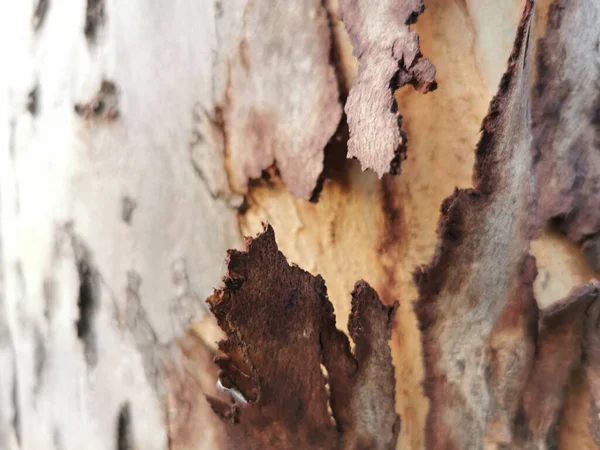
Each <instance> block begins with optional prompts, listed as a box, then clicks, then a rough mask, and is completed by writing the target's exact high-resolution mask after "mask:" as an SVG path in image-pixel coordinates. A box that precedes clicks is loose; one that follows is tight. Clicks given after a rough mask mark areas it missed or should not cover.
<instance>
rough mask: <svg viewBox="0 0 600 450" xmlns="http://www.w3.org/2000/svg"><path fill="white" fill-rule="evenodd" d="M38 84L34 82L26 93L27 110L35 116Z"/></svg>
mask: <svg viewBox="0 0 600 450" xmlns="http://www.w3.org/2000/svg"><path fill="white" fill-rule="evenodd" d="M39 91H40V86H39V84H36V85H35V86H34V87H33V89H32V90H31V91H30V92H29V94H28V95H27V111H29V113H30V114H31V115H32V116H33V117H35V116H37V114H38V111H39V108H38V97H39Z"/></svg>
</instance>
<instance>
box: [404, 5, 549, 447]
mask: <svg viewBox="0 0 600 450" xmlns="http://www.w3.org/2000/svg"><path fill="white" fill-rule="evenodd" d="M532 15H533V1H527V2H526V3H525V8H524V12H523V17H522V19H521V23H520V25H519V27H518V30H517V36H516V41H515V45H514V48H513V52H512V54H511V56H510V59H509V62H508V69H507V71H506V73H505V74H504V76H503V77H502V80H501V82H500V86H499V91H498V93H497V94H496V97H495V98H494V99H493V100H492V103H491V105H490V109H489V112H488V115H487V117H486V118H485V119H484V121H483V126H482V136H481V140H480V142H479V144H478V146H477V149H476V162H475V175H474V182H475V189H466V190H457V191H456V192H455V193H454V194H453V195H452V196H450V197H449V198H448V199H446V200H445V201H444V203H443V204H442V217H441V219H440V224H439V230H438V233H439V242H438V248H437V251H436V255H435V257H434V260H433V262H432V263H431V264H430V265H429V266H426V267H422V268H420V269H418V270H417V272H416V273H415V281H416V283H417V285H418V290H419V300H418V302H417V304H416V305H415V308H416V313H417V315H418V318H419V322H420V327H421V329H422V332H423V334H422V340H423V351H424V359H425V371H426V380H425V390H426V393H427V395H428V397H429V398H430V400H431V402H430V411H429V414H428V418H427V425H426V427H427V428H426V433H425V434H426V446H427V448H428V449H466V448H483V446H484V445H487V444H490V445H493V444H496V445H502V444H507V443H510V442H511V440H512V424H513V420H514V416H515V415H516V413H517V410H518V406H519V395H518V394H519V393H520V392H521V391H522V388H523V386H524V384H525V382H526V376H527V373H528V371H529V366H530V360H531V357H532V355H533V351H534V342H533V336H534V333H535V326H536V321H535V319H536V310H537V309H536V305H535V299H534V298H533V292H532V283H533V279H534V278H535V273H536V269H535V261H534V260H533V258H532V257H530V256H529V255H528V248H529V241H530V238H531V233H530V230H531V225H532V224H531V223H530V221H531V219H530V217H531V207H532V177H531V166H532V162H531V153H530V145H531V133H530V120H529V102H528V92H529V66H530V64H529V60H530V54H529V51H528V50H529V48H530V45H529V44H530V30H531V22H532Z"/></svg>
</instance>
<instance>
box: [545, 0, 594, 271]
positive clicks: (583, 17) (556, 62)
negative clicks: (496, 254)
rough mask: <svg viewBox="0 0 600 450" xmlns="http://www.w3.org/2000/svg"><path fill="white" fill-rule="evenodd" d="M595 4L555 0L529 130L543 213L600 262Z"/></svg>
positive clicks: (549, 18) (592, 2) (546, 35)
mask: <svg viewBox="0 0 600 450" xmlns="http://www.w3.org/2000/svg"><path fill="white" fill-rule="evenodd" d="M599 41H600V4H598V2H595V1H585V0H578V1H568V2H567V1H555V2H554V3H553V4H552V6H551V7H550V11H549V14H548V25H547V28H546V34H545V36H544V38H543V39H542V40H541V41H540V49H539V56H538V66H539V67H538V73H539V80H538V83H537V85H536V87H535V90H534V121H535V127H534V134H535V156H536V176H537V177H538V179H539V180H540V183H539V187H538V191H539V192H538V197H539V203H540V213H539V214H540V219H541V220H542V221H548V220H550V219H553V220H554V222H555V224H556V225H558V227H559V229H560V230H561V231H562V232H564V233H565V234H566V235H567V236H568V238H569V239H570V240H571V241H573V242H575V243H577V244H579V245H581V246H582V248H583V252H584V254H585V256H586V259H587V261H588V263H589V264H590V266H591V267H592V268H593V269H594V270H595V271H599V270H600V241H599V240H598V236H597V234H598V233H599V232H600V193H599V192H600V189H599V187H600V131H599V130H600V48H599V46H598V42H599Z"/></svg>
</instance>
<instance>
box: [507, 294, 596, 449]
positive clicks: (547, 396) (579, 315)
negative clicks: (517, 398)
mask: <svg viewBox="0 0 600 450" xmlns="http://www.w3.org/2000/svg"><path fill="white" fill-rule="evenodd" d="M599 295H600V290H599V289H598V284H597V283H596V284H588V285H584V286H581V287H579V288H577V289H574V290H573V292H572V293H571V294H570V295H569V296H568V297H567V298H565V299H563V300H561V301H558V302H556V303H555V304H553V305H552V306H550V307H548V308H546V309H542V310H541V311H540V317H539V324H538V335H537V338H536V341H537V344H536V352H535V361H534V363H533V367H532V370H531V373H530V375H529V379H528V382H527V386H526V387H525V390H524V393H523V400H522V405H523V406H522V407H523V410H522V418H521V420H522V422H521V423H517V429H518V433H519V434H520V435H519V436H518V438H517V440H518V441H519V444H518V448H523V449H544V448H555V447H556V444H555V443H556V441H557V437H556V428H557V424H558V423H559V420H560V416H561V413H562V412H563V408H564V405H565V397H566V391H567V386H568V383H569V380H570V378H571V376H572V375H573V372H574V370H575V369H577V368H579V367H581V363H582V356H583V354H582V347H583V344H584V337H585V334H586V333H585V330H586V328H589V323H590V322H593V323H596V322H597V321H598V319H599V318H600V316H599V313H600V310H599V309H598V307H599V306H600V299H599ZM519 427H520V429H519Z"/></svg>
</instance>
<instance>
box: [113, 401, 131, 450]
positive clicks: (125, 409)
mask: <svg viewBox="0 0 600 450" xmlns="http://www.w3.org/2000/svg"><path fill="white" fill-rule="evenodd" d="M133 448H134V446H133V430H132V423H131V406H130V404H129V402H126V403H125V404H124V405H123V406H121V410H120V411H119V417H118V419H117V450H133Z"/></svg>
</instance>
